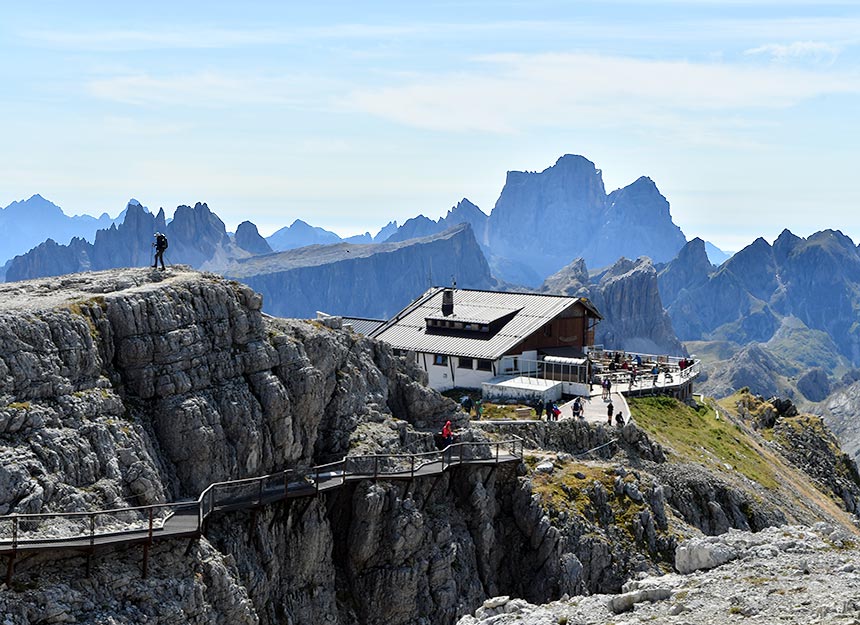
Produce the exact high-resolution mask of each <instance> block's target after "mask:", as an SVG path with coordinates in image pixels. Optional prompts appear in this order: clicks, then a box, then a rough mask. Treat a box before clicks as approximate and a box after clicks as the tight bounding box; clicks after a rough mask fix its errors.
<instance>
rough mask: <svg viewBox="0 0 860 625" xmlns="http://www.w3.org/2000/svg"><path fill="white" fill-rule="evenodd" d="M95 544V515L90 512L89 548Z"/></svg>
mask: <svg viewBox="0 0 860 625" xmlns="http://www.w3.org/2000/svg"><path fill="white" fill-rule="evenodd" d="M95 543H96V513H95V512H90V547H92V546H93V545H95Z"/></svg>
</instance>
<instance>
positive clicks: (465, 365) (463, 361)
mask: <svg viewBox="0 0 860 625" xmlns="http://www.w3.org/2000/svg"><path fill="white" fill-rule="evenodd" d="M457 368H458V369H472V368H473V367H472V359H471V358H458V359H457Z"/></svg>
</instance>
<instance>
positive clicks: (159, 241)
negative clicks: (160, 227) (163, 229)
mask: <svg viewBox="0 0 860 625" xmlns="http://www.w3.org/2000/svg"><path fill="white" fill-rule="evenodd" d="M152 236H154V237H155V241H154V242H153V244H152V247H154V248H155V260H154V261H153V263H152V268H153V269H155V268H156V267H157V266H158V261H159V260H160V261H161V270H162V271H164V250H166V249H167V237H166V236H165V235H163V234H161V233H160V232H156V233H155V234H154V235H152Z"/></svg>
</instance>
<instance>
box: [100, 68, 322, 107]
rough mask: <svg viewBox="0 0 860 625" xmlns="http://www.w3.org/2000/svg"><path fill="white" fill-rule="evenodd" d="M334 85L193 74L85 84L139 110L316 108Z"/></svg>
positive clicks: (113, 78)
mask: <svg viewBox="0 0 860 625" xmlns="http://www.w3.org/2000/svg"><path fill="white" fill-rule="evenodd" d="M332 84H333V83H332V82H331V81H328V80H326V79H322V78H317V77H309V76H297V75H290V76H261V75H257V76H254V75H243V76H240V75H235V74H227V73H222V72H213V71H206V72H197V73H192V74H177V75H171V76H153V75H151V74H144V73H141V74H125V75H120V76H111V77H105V78H98V79H94V80H91V81H90V82H89V83H87V89H88V91H89V92H90V93H91V94H92V95H94V96H96V97H98V98H102V99H105V100H112V101H115V102H122V103H125V104H134V105H141V106H176V107H182V106H188V107H194V108H222V107H229V106H236V105H271V104H277V105H284V106H291V107H296V108H302V107H308V106H318V105H319V102H320V98H322V97H323V94H325V93H326V92H328V91H329V90H330V89H331V88H332Z"/></svg>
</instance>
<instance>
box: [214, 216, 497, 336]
mask: <svg viewBox="0 0 860 625" xmlns="http://www.w3.org/2000/svg"><path fill="white" fill-rule="evenodd" d="M225 273H226V275H228V276H230V277H234V278H237V279H240V280H242V281H243V282H245V283H246V284H248V285H250V286H251V287H252V288H254V289H256V290H257V291H259V292H260V293H262V294H263V296H264V299H265V302H266V304H265V306H266V312H268V313H270V314H273V315H279V316H286V317H304V318H307V317H313V316H315V314H316V311H318V310H321V311H324V312H326V313H329V314H341V315H353V316H363V317H376V318H386V319H387V318H388V317H390V316H392V315H394V314H395V313H397V312H399V311H400V310H401V309H402V308H403V307H404V306H406V305H407V304H408V303H409V302H411V301H412V300H413V299H414V298H416V297H417V296H419V295H420V294H421V293H423V292H424V291H425V290H427V287H428V285H432V284H438V283H444V284H449V283H450V282H451V280H452V279H454V280H456V281H457V284H458V285H459V286H460V287H463V288H479V289H480V288H491V287H492V286H493V285H494V284H495V281H494V280H493V278H492V277H491V276H490V269H489V267H488V265H487V261H486V260H485V259H484V256H483V254H482V253H481V249H480V247H479V246H478V244H477V242H476V241H475V237H474V235H473V234H472V231H471V229H470V228H469V226H468V225H460V226H457V227H455V228H453V229H451V230H447V231H445V232H444V233H442V234H439V235H434V236H432V237H427V238H424V239H410V240H408V241H406V242H402V243H381V244H374V245H351V244H348V243H340V244H337V245H327V246H312V247H307V248H303V249H300V250H293V251H290V252H283V253H280V254H274V255H270V256H267V257H261V258H258V259H249V260H247V261H243V262H240V263H235V264H233V265H231V266H230V267H229V268H227V270H226V271H225Z"/></svg>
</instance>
